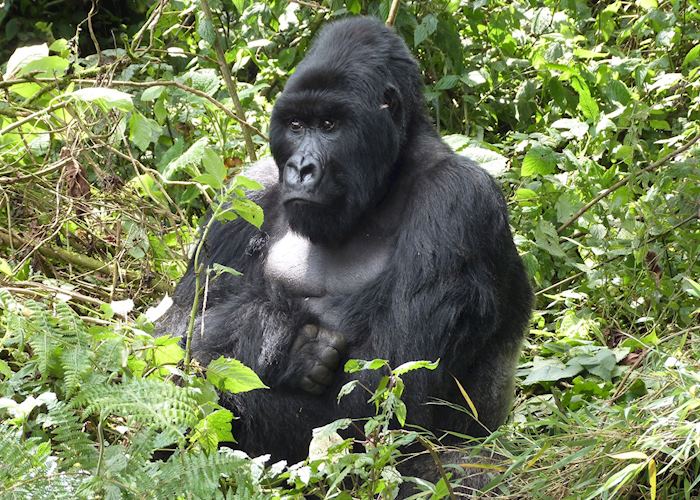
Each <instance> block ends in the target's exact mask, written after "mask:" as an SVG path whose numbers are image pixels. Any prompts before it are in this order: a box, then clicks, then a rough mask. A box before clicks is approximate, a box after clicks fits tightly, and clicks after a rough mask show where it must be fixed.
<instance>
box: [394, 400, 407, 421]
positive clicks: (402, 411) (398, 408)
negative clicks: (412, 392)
mask: <svg viewBox="0 0 700 500" xmlns="http://www.w3.org/2000/svg"><path fill="white" fill-rule="evenodd" d="M394 416H395V417H396V420H397V421H398V422H399V425H400V426H401V427H403V426H404V425H406V404H405V403H404V402H403V401H401V400H400V399H397V400H396V404H395V406H394Z"/></svg>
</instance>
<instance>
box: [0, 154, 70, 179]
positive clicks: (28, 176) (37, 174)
mask: <svg viewBox="0 0 700 500" xmlns="http://www.w3.org/2000/svg"><path fill="white" fill-rule="evenodd" d="M71 161H73V160H72V158H64V159H63V160H59V161H57V162H56V163H53V164H51V165H49V166H48V167H46V168H42V169H41V170H39V171H37V172H34V173H31V174H26V175H18V176H16V177H0V185H7V184H18V183H20V182H24V181H28V180H31V179H36V178H37V177H40V176H42V175H44V174H48V173H51V172H53V171H55V170H59V169H61V168H63V166H64V165H65V164H66V163H70V162H71Z"/></svg>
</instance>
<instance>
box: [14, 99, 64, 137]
mask: <svg viewBox="0 0 700 500" xmlns="http://www.w3.org/2000/svg"><path fill="white" fill-rule="evenodd" d="M67 104H68V103H67V102H59V103H56V104H52V105H51V106H49V107H47V108H44V109H40V110H39V111H36V112H34V113H32V114H31V115H27V116H25V117H24V118H22V119H21V120H17V121H16V122H13V123H10V124H9V125H8V126H7V127H5V128H4V129H2V130H0V136H2V135H5V134H7V133H8V132H10V131H12V130H14V129H16V128H18V127H21V126H22V125H24V124H26V123H29V122H30V121H32V120H35V119H37V118H39V117H40V116H41V115H45V114H48V113H53V112H54V111H56V110H57V109H60V108H62V107H64V106H66V105H67Z"/></svg>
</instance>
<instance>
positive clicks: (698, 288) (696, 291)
mask: <svg viewBox="0 0 700 500" xmlns="http://www.w3.org/2000/svg"><path fill="white" fill-rule="evenodd" d="M681 288H683V290H685V292H686V293H687V294H688V295H690V296H692V297H695V298H696V299H700V283H698V282H697V281H695V280H692V279H690V278H688V277H687V276H683V283H682V284H681Z"/></svg>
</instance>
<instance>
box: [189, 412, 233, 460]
mask: <svg viewBox="0 0 700 500" xmlns="http://www.w3.org/2000/svg"><path fill="white" fill-rule="evenodd" d="M232 420H233V413H231V412H230V411H229V410H226V409H223V408H222V409H219V410H215V411H213V412H211V413H210V414H209V415H207V416H206V417H204V418H203V419H201V420H200V421H199V422H197V425H195V427H194V430H193V432H192V435H191V436H190V442H191V443H198V444H199V445H200V446H201V447H202V449H204V451H206V452H208V453H215V452H216V450H217V448H218V447H219V443H221V442H229V443H235V442H236V440H235V439H234V438H233V434H232V433H231V421H232Z"/></svg>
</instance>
